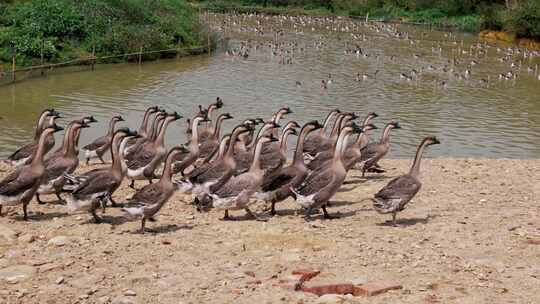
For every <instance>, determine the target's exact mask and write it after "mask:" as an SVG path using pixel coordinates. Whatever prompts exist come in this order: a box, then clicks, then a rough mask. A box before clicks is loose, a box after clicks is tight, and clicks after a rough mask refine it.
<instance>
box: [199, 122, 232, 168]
mask: <svg viewBox="0 0 540 304" xmlns="http://www.w3.org/2000/svg"><path fill="white" fill-rule="evenodd" d="M232 118H233V117H232V116H231V114H229V113H223V114H221V115H219V116H218V118H217V119H216V123H215V125H214V128H213V133H212V134H211V135H209V136H207V137H206V139H202V141H201V144H200V146H199V158H207V157H208V156H210V155H212V154H214V153H215V152H216V150H217V149H218V148H219V138H220V133H221V125H222V123H223V121H224V120H226V119H232Z"/></svg>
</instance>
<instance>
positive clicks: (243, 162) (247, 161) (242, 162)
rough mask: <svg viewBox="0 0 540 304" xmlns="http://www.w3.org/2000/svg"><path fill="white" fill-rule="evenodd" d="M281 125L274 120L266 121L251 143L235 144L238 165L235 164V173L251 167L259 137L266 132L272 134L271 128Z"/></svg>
mask: <svg viewBox="0 0 540 304" xmlns="http://www.w3.org/2000/svg"><path fill="white" fill-rule="evenodd" d="M279 127H280V125H278V124H277V123H275V122H274V121H269V122H266V123H264V125H262V127H261V128H260V129H259V131H258V132H257V136H256V137H255V140H253V141H251V143H250V144H249V145H247V146H246V145H245V144H242V143H240V144H238V145H237V144H235V145H234V147H233V148H234V156H233V157H234V160H235V162H236V166H235V175H237V174H240V173H242V172H245V171H246V170H248V169H249V167H250V165H251V163H252V161H253V158H252V157H253V150H254V148H255V143H256V142H257V139H258V138H259V137H262V136H264V135H265V134H266V133H268V132H269V134H271V132H270V130H272V129H276V128H279ZM232 143H234V142H232ZM237 147H238V148H239V149H236V148H237Z"/></svg>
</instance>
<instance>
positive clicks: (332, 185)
mask: <svg viewBox="0 0 540 304" xmlns="http://www.w3.org/2000/svg"><path fill="white" fill-rule="evenodd" d="M351 132H354V133H360V132H362V128H360V127H359V126H357V125H356V124H355V123H352V124H351V125H349V126H346V127H344V128H343V129H342V130H341V132H340V134H339V137H338V141H337V144H336V147H335V149H334V158H333V159H332V163H331V164H330V165H329V166H327V167H325V168H324V169H322V170H317V171H313V172H311V173H310V174H309V175H308V176H307V178H306V179H305V181H304V182H303V183H302V184H301V185H300V186H298V187H294V188H293V187H291V191H292V196H293V198H294V200H295V201H296V202H297V203H299V204H300V205H301V206H302V207H305V208H306V209H307V210H306V215H305V219H306V220H309V219H310V214H311V211H312V210H314V209H315V210H316V209H318V208H322V210H323V213H324V218H325V219H329V218H331V217H330V215H329V214H328V212H327V211H326V204H327V203H328V201H329V200H330V198H332V197H333V196H334V195H335V194H336V192H337V190H338V189H339V188H340V187H341V185H342V184H343V181H345V177H346V175H347V170H346V169H345V166H344V164H343V152H344V149H345V146H346V142H347V140H348V137H349V135H350V134H351Z"/></svg>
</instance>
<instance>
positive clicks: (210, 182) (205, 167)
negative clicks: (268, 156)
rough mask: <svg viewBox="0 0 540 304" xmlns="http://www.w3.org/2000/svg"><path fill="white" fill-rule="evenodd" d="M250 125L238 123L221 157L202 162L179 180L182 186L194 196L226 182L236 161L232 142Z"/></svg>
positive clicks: (246, 130) (208, 191)
mask: <svg viewBox="0 0 540 304" xmlns="http://www.w3.org/2000/svg"><path fill="white" fill-rule="evenodd" d="M251 128H252V127H250V126H248V125H239V126H237V127H236V128H234V130H233V131H232V133H231V139H230V141H229V146H228V147H227V150H226V151H225V154H224V155H223V157H221V158H218V159H216V160H215V161H213V162H210V163H205V164H202V165H201V166H199V167H197V168H195V169H194V170H193V171H192V172H190V173H189V174H188V175H187V177H186V179H184V180H183V181H179V183H181V184H182V188H184V189H191V192H192V193H193V194H195V195H196V196H199V195H202V194H203V193H210V192H213V191H215V190H216V189H218V188H219V187H220V186H221V185H223V184H224V183H226V182H227V181H228V180H229V178H231V176H232V175H233V173H234V171H235V168H236V161H235V159H234V157H233V150H234V143H235V142H236V140H237V139H238V136H239V135H240V134H241V133H243V132H248V131H250V130H251Z"/></svg>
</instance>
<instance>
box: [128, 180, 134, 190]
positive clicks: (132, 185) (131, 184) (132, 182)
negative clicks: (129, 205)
mask: <svg viewBox="0 0 540 304" xmlns="http://www.w3.org/2000/svg"><path fill="white" fill-rule="evenodd" d="M129 187H130V188H131V189H135V180H134V179H132V180H131V183H130V184H129Z"/></svg>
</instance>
